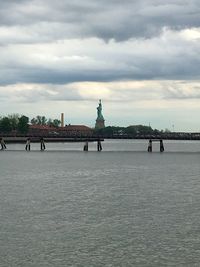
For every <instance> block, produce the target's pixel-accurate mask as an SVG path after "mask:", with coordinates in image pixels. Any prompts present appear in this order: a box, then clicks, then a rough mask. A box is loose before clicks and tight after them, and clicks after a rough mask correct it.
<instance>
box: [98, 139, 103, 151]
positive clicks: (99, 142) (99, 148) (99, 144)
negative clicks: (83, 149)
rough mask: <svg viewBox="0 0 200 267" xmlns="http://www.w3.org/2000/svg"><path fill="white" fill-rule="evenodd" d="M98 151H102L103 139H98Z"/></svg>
mask: <svg viewBox="0 0 200 267" xmlns="http://www.w3.org/2000/svg"><path fill="white" fill-rule="evenodd" d="M97 151H99V152H101V151H102V145H101V141H100V140H98V141H97Z"/></svg>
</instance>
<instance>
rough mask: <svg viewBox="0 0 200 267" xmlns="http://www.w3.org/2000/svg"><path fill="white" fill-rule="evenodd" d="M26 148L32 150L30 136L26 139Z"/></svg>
mask: <svg viewBox="0 0 200 267" xmlns="http://www.w3.org/2000/svg"><path fill="white" fill-rule="evenodd" d="M25 149H26V151H30V150H31V140H30V138H27V140H26V146H25Z"/></svg>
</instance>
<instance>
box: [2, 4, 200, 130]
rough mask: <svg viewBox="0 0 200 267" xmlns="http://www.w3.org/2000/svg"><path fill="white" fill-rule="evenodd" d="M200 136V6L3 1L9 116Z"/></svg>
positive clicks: (4, 80)
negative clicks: (99, 116) (99, 113)
mask: <svg viewBox="0 0 200 267" xmlns="http://www.w3.org/2000/svg"><path fill="white" fill-rule="evenodd" d="M98 99H102V103H103V115H104V117H105V119H106V125H122V126H128V125H134V124H144V125H149V124H150V125H151V126H152V127H153V128H158V129H165V128H168V129H170V130H173V129H174V130H175V131H200V120H199V115H200V1H199V0H190V1H188V0H187V1H186V0H166V1H163V0H124V1H121V0H101V1H99V0H73V1H69V0H59V1H55V0H6V1H5V0H0V115H1V116H3V115H7V114H12V113H19V114H25V115H28V116H29V117H34V116H36V115H45V116H47V117H52V118H60V113H61V112H64V113H65V122H66V124H67V123H71V124H86V125H88V126H94V124H95V119H96V107H97V105H98Z"/></svg>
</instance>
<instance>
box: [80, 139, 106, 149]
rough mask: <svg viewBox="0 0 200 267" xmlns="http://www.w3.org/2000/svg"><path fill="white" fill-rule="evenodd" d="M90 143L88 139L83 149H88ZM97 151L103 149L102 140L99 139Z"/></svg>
mask: <svg viewBox="0 0 200 267" xmlns="http://www.w3.org/2000/svg"><path fill="white" fill-rule="evenodd" d="M88 144H89V142H88V141H86V142H85V144H84V147H83V151H88V147H89V145H88ZM97 151H98V152H101V151H102V145H101V141H100V140H98V141H97Z"/></svg>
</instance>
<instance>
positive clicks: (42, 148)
mask: <svg viewBox="0 0 200 267" xmlns="http://www.w3.org/2000/svg"><path fill="white" fill-rule="evenodd" d="M45 149H46V146H45V143H44V138H43V137H42V138H41V139H40V150H41V151H44V150H45Z"/></svg>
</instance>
